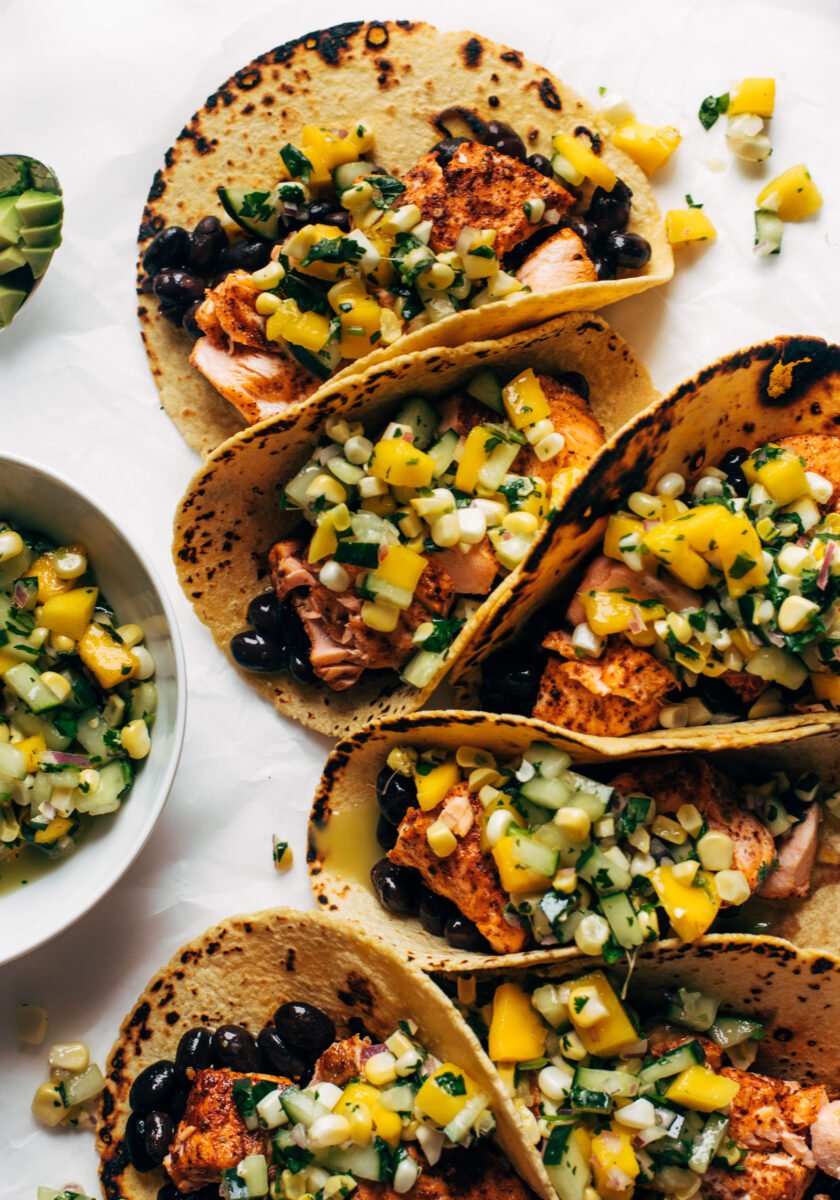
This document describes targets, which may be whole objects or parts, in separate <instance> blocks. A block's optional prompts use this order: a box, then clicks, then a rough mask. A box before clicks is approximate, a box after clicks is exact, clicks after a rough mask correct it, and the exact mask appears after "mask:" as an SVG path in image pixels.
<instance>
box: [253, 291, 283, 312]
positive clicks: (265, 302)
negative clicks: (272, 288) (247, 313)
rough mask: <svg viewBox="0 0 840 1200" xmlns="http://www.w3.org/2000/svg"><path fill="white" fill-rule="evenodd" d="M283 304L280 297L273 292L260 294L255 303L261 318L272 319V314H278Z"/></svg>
mask: <svg viewBox="0 0 840 1200" xmlns="http://www.w3.org/2000/svg"><path fill="white" fill-rule="evenodd" d="M281 304H282V301H281V299H280V297H279V296H275V295H274V293H273V292H260V294H259V296H257V298H256V300H255V301H254V308H255V309H256V310H257V312H258V313H259V314H260V316H261V317H270V316H271V314H272V313H276V312H277V310H278V309H279V308H280V305H281Z"/></svg>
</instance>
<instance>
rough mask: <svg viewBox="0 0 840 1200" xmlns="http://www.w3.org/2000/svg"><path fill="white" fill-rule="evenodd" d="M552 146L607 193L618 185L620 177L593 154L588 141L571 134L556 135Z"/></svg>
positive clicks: (552, 140)
mask: <svg viewBox="0 0 840 1200" xmlns="http://www.w3.org/2000/svg"><path fill="white" fill-rule="evenodd" d="M551 144H552V145H553V147H554V149H555V150H556V151H557V153H558V154H562V155H563V157H564V158H565V159H566V160H567V161H568V162H570V163H571V165H572V166H573V167H574V168H575V170H576V171H580V173H581V175H585V176H586V178H587V179H591V180H592V182H593V183H594V184H596V185H597V186H598V187H602V188H603V189H604V191H605V192H611V191H612V190H613V188H614V187H615V185H616V181H617V179H618V176H617V175H616V173H615V171H614V170H613V169H612V167H610V166H608V165H607V164H606V163H605V162H604V160H603V159H602V158H599V157H598V155H597V154H593V153H592V150H591V149H590V147H589V142H588V140H587V139H585V138H582V137H573V136H572V135H571V134H570V133H556V134H555V135H554V137H553V138H552V139H551Z"/></svg>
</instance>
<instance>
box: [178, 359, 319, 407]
mask: <svg viewBox="0 0 840 1200" xmlns="http://www.w3.org/2000/svg"><path fill="white" fill-rule="evenodd" d="M190 363H191V364H192V365H193V366H194V367H195V368H196V369H197V370H198V371H200V372H201V374H202V375H203V376H204V378H205V379H206V380H208V382H209V383H212V385H213V387H214V388H215V389H216V391H217V392H218V393H219V394H220V395H221V396H223V397H224V398H225V400H227V402H228V404H232V405H233V407H234V408H236V409H238V410H239V412H240V413H241V414H242V416H243V418H244V419H245V421H247V423H248V424H249V425H256V424H257V422H258V421H265V420H266V419H267V418H268V417H273V416H276V415H277V413H281V412H285V410H286V409H287V408H288V407H289V406H290V405H291V404H299V403H300V401H301V400H305V399H306V397H307V396H311V395H312V393H313V392H315V391H317V389H318V386H319V384H318V380H317V379H316V378H315V376H314V375H311V374H310V373H309V371H307V370H306V369H305V368H304V367H302V366H300V364H299V363H296V362H294V361H293V360H292V359H291V358H289V357H288V356H287V355H285V354H281V353H276V354H275V353H272V352H270V351H268V350H248V349H247V348H239V347H234V348H233V349H232V350H225V349H224V348H223V347H221V346H218V345H215V344H214V343H213V342H212V341H211V340H210V338H208V337H203V338H199V339H198V341H197V342H196V343H195V345H194V346H193V348H192V352H191V354H190Z"/></svg>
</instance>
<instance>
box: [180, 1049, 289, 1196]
mask: <svg viewBox="0 0 840 1200" xmlns="http://www.w3.org/2000/svg"><path fill="white" fill-rule="evenodd" d="M237 1079H249V1080H250V1081H251V1082H252V1083H256V1082H258V1081H259V1080H268V1081H270V1082H272V1083H276V1084H277V1085H278V1086H279V1087H284V1086H288V1085H289V1083H290V1081H289V1080H288V1079H283V1078H281V1077H279V1076H273V1075H245V1074H242V1073H240V1072H237V1071H226V1070H221V1069H215V1068H210V1069H207V1070H203V1071H197V1072H196V1074H195V1078H194V1079H193V1081H192V1087H191V1088H190V1094H189V1097H188V1099H187V1107H186V1109H185V1110H184V1115H183V1117H182V1118H181V1120H180V1122H179V1123H178V1128H177V1129H176V1131H175V1137H174V1139H173V1141H172V1144H171V1146H170V1150H169V1154H168V1156H167V1158H166V1160H165V1162H164V1166H165V1167H166V1170H167V1171H168V1173H169V1176H170V1178H171V1179H172V1182H173V1183H174V1184H175V1186H176V1188H177V1189H178V1191H179V1192H189V1191H193V1190H195V1189H197V1188H201V1187H204V1186H205V1185H206V1184H213V1183H218V1182H219V1179H220V1177H221V1173H222V1171H226V1170H229V1169H230V1168H231V1167H236V1166H238V1164H239V1163H240V1162H241V1161H242V1159H243V1158H247V1156H248V1155H250V1154H264V1153H265V1152H266V1148H267V1145H268V1139H269V1134H268V1131H267V1130H261V1129H257V1130H254V1131H253V1132H252V1131H251V1130H249V1129H248V1128H247V1126H246V1125H245V1122H244V1121H243V1119H242V1117H241V1115H240V1113H239V1109H238V1108H237V1106H236V1103H235V1101H234V1098H233V1085H234V1084H235V1083H236V1081H237Z"/></svg>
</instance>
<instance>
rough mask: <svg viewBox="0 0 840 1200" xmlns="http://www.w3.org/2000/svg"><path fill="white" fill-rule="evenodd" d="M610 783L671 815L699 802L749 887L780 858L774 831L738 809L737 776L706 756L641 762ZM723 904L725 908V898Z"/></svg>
mask: <svg viewBox="0 0 840 1200" xmlns="http://www.w3.org/2000/svg"><path fill="white" fill-rule="evenodd" d="M612 785H613V787H614V788H616V789H617V790H618V791H619V792H623V793H625V794H627V793H631V792H641V793H642V795H645V796H651V797H652V798H653V799H654V800H655V801H656V811H657V812H658V813H664V814H665V815H667V816H673V815H674V814H675V813H676V812H677V810H678V809H679V807H680V805H682V804H688V803H689V802H690V803H691V804H693V805H695V807H696V808H698V809H699V810H700V813H701V814H702V816H703V819H704V820H705V822H706V824H707V825H708V827H709V829H714V830H718V831H719V832H720V833H726V834H728V835H729V837H731V839H732V847H733V853H732V866H733V868H734V870H736V871H743V873H744V875H745V876H746V877H747V882H748V883H749V885H750V889H751V891H753V892H754V891H756V890H757V889H758V888H759V887H760V886H761V882H762V880H763V879H764V878H765V877H766V875H767V872H768V871H769V870H770V869H771V867H772V864H773V861H774V859H775V857H776V845H775V843H774V841H773V837H772V834H771V833H770V831H769V830H768V828H767V826H766V825H763V824H762V823H761V821H759V820H758V818H757V817H754V816H753V814H752V813H750V812H747V811H746V810H745V809H743V808H741V807H740V805H739V803H738V790H737V788H736V786H735V783H734V782H733V780H731V779H730V778H729V777H728V776H727V775H724V774H723V773H722V772H721V771H718V770H717V769H716V768H715V767H713V766H712V765H711V764H710V763H708V762H706V761H705V759H702V758H682V757H677V758H668V759H659V760H651V761H650V762H642V763H639V764H638V765H637V766H635V767H633V768H632V769H631V770H629V771H622V773H621V774H620V775H617V776H616V777H615V779H613V780H612ZM815 853H816V846H815ZM771 878H772V876H771ZM721 907H726V901H724V902H723V904H722V906H721Z"/></svg>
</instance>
